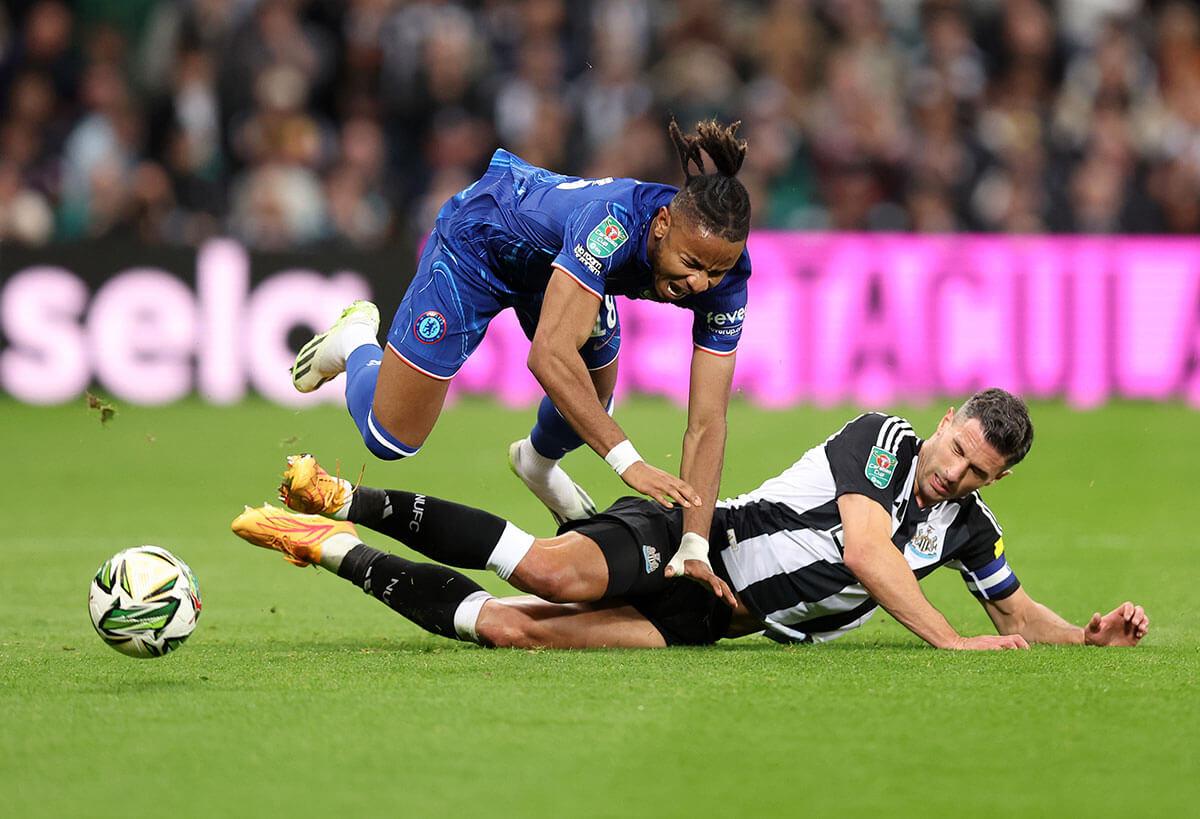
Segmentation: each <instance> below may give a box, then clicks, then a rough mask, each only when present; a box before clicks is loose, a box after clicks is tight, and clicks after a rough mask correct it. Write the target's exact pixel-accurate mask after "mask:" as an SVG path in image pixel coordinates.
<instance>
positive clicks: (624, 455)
mask: <svg viewBox="0 0 1200 819" xmlns="http://www.w3.org/2000/svg"><path fill="white" fill-rule="evenodd" d="M604 460H606V461H608V465H609V466H611V467H612V468H613V472H616V473H617V474H618V475H622V474H624V473H625V470H626V469H628V468H629V467H631V466H633V465H634V464H636V463H637V462H638V461H640V460H642V456H641V455H638V452H637V450H636V449H634V448H633V444H631V443H629V439H628V438H626V439H625V440H624V441H622V442H621V443H619V444H617V445H616V446H614V447H613V448H612V449H610V450H609V451H608V454H607V455H605V456H604Z"/></svg>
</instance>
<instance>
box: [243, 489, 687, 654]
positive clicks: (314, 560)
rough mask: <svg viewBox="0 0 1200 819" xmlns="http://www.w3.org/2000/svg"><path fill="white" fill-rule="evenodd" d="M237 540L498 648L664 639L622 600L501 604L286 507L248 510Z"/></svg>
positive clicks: (653, 644)
mask: <svg viewBox="0 0 1200 819" xmlns="http://www.w3.org/2000/svg"><path fill="white" fill-rule="evenodd" d="M232 529H233V531H234V533H235V534H237V535H238V536H239V537H241V538H243V539H245V540H247V541H249V542H250V543H253V544H255V545H256V546H261V547H264V548H270V549H275V550H276V551H279V552H282V553H283V555H284V557H285V558H287V559H288V560H289V561H291V562H292V563H295V564H297V565H301V566H303V565H311V564H316V565H320V566H321V567H322V568H324V569H326V570H328V571H331V572H334V573H335V574H337V575H338V576H339V577H341V578H343V579H345V580H348V581H350V582H351V583H353V584H354V585H356V586H358V587H359V588H361V589H362V590H363V591H364V592H366V593H367V594H370V595H372V596H373V597H375V598H377V599H378V600H380V601H381V602H383V603H384V604H385V605H387V606H388V607H389V608H391V609H392V610H394V611H396V612H398V613H399V614H401V615H403V616H404V617H406V618H408V619H409V620H411V621H412V622H413V623H416V624H417V625H418V626H420V627H421V628H423V629H425V630H426V631H428V632H430V633H431V634H435V635H438V636H440V637H447V638H449V639H458V640H466V641H471V642H476V643H480V644H481V645H490V646H497V647H514V648H518V647H519V648H535V647H545V648H597V647H624V648H659V647H662V646H663V645H665V644H666V643H665V641H664V640H663V638H662V636H661V635H660V634H659V633H658V631H657V630H656V629H655V627H654V626H653V625H652V624H651V623H650V622H649V621H648V620H647V619H646V618H645V617H643V616H642V615H641V614H639V613H638V611H637V610H636V609H634V608H633V607H631V606H627V605H623V604H618V603H614V604H600V605H598V606H589V605H586V604H566V605H559V604H554V603H549V602H547V601H544V600H538V599H537V598H514V599H512V600H510V601H505V602H504V603H503V604H501V602H500V601H499V600H497V599H496V598H494V597H493V596H492V595H491V594H489V593H488V592H486V591H484V590H483V588H482V587H481V586H479V584H477V583H475V581H473V580H471V579H470V578H469V577H466V576H465V575H463V574H460V573H459V572H456V571H455V570H453V569H450V568H448V567H446V566H439V565H435V564H430V563H419V562H416V561H412V560H406V559H405V558H403V557H400V556H399V555H393V554H388V553H387V552H381V551H379V550H377V549H372V548H371V547H370V546H367V545H366V544H364V543H363V542H362V541H361V540H360V539H359V537H358V534H357V532H356V531H355V529H354V526H353V524H350V523H348V522H340V521H330V520H328V519H326V518H323V517H318V516H316V515H297V514H294V513H290V512H286V511H284V510H278V509H272V508H271V507H261V508H258V509H250V508H247V509H246V511H245V512H243V513H242V514H241V515H239V516H238V517H237V518H236V519H234V521H233V524H232Z"/></svg>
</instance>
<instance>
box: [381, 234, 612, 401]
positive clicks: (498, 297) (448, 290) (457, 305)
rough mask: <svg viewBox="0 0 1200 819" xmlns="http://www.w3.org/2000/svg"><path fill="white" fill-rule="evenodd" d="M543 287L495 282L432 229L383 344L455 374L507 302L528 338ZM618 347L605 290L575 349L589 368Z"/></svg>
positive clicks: (442, 376) (431, 370) (420, 364)
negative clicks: (532, 289) (525, 288)
mask: <svg viewBox="0 0 1200 819" xmlns="http://www.w3.org/2000/svg"><path fill="white" fill-rule="evenodd" d="M544 296H545V293H544V292H539V293H514V292H511V291H509V290H505V289H502V288H501V287H500V286H498V282H496V280H495V277H493V276H488V275H486V273H485V271H484V270H483V268H482V264H481V263H480V262H479V261H478V260H477V259H474V258H472V257H471V256H470V255H469V254H467V253H464V252H460V251H458V250H457V249H454V248H452V247H450V246H448V244H447V243H446V242H445V240H444V239H442V237H441V236H439V235H438V233H437V231H434V232H432V233H431V234H430V236H429V241H428V242H426V243H425V248H424V250H422V251H421V260H420V261H419V262H418V264H417V272H416V274H415V275H414V276H413V280H412V282H411V283H410V284H409V285H408V290H407V291H406V292H405V294H404V298H403V299H402V300H401V301H400V307H399V308H397V310H396V315H395V317H394V318H393V319H392V327H391V329H390V330H388V346H389V347H391V348H392V350H393V352H395V353H396V354H397V355H399V356H400V358H401V359H403V360H404V361H405V363H407V364H408V365H409V366H411V367H412V368H413V369H415V370H417V371H419V372H422V373H424V374H425V375H428V376H430V377H432V378H437V379H439V380H443V381H445V380H449V379H451V378H453V377H454V375H455V373H457V372H458V370H459V368H460V367H462V365H463V364H464V363H465V362H466V360H467V358H469V357H470V355H471V353H473V352H475V348H476V347H478V346H479V342H481V341H483V335H484V333H485V332H487V327H488V323H489V322H490V321H491V320H492V318H493V317H494V316H495V315H496V314H497V313H499V312H500V311H501V310H503V309H504V308H506V307H512V308H513V309H514V310H516V312H517V319H518V320H519V321H520V323H521V329H522V330H524V331H525V336H526V337H527V338H529V339H532V338H533V333H534V331H535V330H536V329H537V323H538V318H539V316H540V315H541V311H542V299H543V297H544ZM620 350H621V321H620V317H619V316H618V315H617V304H616V300H615V299H614V298H613V297H612V296H605V297H604V301H603V302H602V303H601V305H600V312H599V315H597V317H596V326H595V327H594V328H593V329H592V333H591V335H590V337H589V338H588V339H587V341H585V342H584V344H583V346H582V347H581V348H580V349H579V354H580V356H582V358H583V362H584V364H585V365H586V366H587V368H588V369H589V370H599V369H602V368H604V367H607V366H608V365H609V364H611V363H612V362H613V361H614V360H615V359H616V358H617V354H618V353H619V352H620Z"/></svg>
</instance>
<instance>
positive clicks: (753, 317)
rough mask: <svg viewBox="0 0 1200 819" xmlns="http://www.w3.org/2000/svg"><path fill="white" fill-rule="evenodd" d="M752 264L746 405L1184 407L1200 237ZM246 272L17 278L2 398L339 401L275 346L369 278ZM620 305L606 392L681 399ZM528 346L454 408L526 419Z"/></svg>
mask: <svg viewBox="0 0 1200 819" xmlns="http://www.w3.org/2000/svg"><path fill="white" fill-rule="evenodd" d="M750 253H751V257H752V259H753V262H754V274H753V277H752V278H751V280H750V303H749V306H748V308H747V315H746V322H745V327H746V329H745V332H744V334H743V336H742V342H741V346H740V348H739V351H738V361H737V375H736V377H735V380H734V387H735V390H736V391H737V392H738V394H739V395H742V396H744V397H745V398H747V399H749V400H750V401H752V402H753V403H755V404H758V405H761V406H765V407H787V406H792V405H795V404H799V403H806V402H807V403H816V404H820V405H828V404H834V403H841V402H848V403H854V404H859V405H864V406H886V405H890V404H892V403H895V402H898V401H918V402H919V401H926V400H932V399H934V398H943V397H945V398H954V397H958V396H961V395H963V394H964V393H967V392H969V391H971V390H973V389H976V388H978V387H981V386H985V385H996V386H1002V387H1006V388H1008V389H1011V390H1014V391H1016V392H1019V393H1021V394H1023V395H1025V396H1027V397H1031V398H1043V397H1045V398H1049V397H1061V398H1065V399H1066V400H1067V401H1069V402H1070V403H1072V404H1073V405H1076V406H1080V407H1090V406H1095V405H1097V404H1099V403H1102V402H1104V401H1105V400H1107V399H1109V398H1113V397H1129V398H1139V399H1150V400H1173V399H1180V400H1185V401H1187V402H1188V403H1190V404H1191V405H1193V406H1197V407H1200V238H1185V239H1165V238H1120V237H1053V238H1051V237H1011V236H944V237H926V236H908V235H875V234H872V235H846V234H836V235H835V234H798V233H771V232H759V233H756V234H754V235H753V236H752V237H751V239H750ZM248 269H249V256H248V254H247V253H246V251H245V250H244V248H242V247H240V246H239V245H238V244H237V243H235V242H232V241H230V240H215V241H213V242H210V243H209V244H207V245H205V246H204V247H203V248H201V249H200V251H199V252H198V253H197V254H196V257H195V275H194V278H191V277H188V276H183V277H181V276H180V275H179V274H178V273H177V272H175V273H169V272H167V271H164V270H155V269H152V268H146V267H139V266H136V265H133V264H131V265H130V266H129V268H128V269H125V270H120V271H115V272H114V273H113V275H111V276H110V277H109V278H108V279H107V280H106V281H105V282H104V283H103V284H102V285H100V286H99V287H98V288H97V289H96V291H95V292H94V293H92V292H89V289H88V287H87V286H86V285H85V284H84V281H83V280H82V279H81V278H80V277H79V276H77V275H76V274H75V273H74V272H73V271H71V270H68V269H66V268H64V267H60V266H54V265H39V266H33V267H26V268H24V269H20V270H17V271H15V272H14V273H13V274H12V275H8V276H6V279H5V281H4V282H3V283H0V330H2V332H3V340H4V349H3V350H2V351H0V389H3V391H4V392H6V393H8V394H11V395H13V396H15V397H17V398H18V399H20V400H24V401H29V402H32V403H52V402H57V401H65V400H71V399H73V398H75V397H77V396H78V395H81V394H82V391H83V390H84V389H85V388H86V387H87V385H88V384H89V383H93V382H95V383H98V384H99V386H100V387H101V388H102V389H104V390H107V391H109V392H110V393H111V394H112V395H113V396H114V397H116V398H119V399H123V400H126V401H130V402H135V403H162V402H165V401H171V400H176V399H178V398H180V397H182V396H184V395H186V394H188V393H190V392H199V393H200V394H201V395H202V396H204V397H205V398H206V399H207V400H210V401H212V402H214V403H228V402H230V401H235V400H238V399H239V398H240V397H241V396H242V395H244V394H245V393H246V392H247V391H248V390H254V391H255V392H257V393H259V394H261V395H264V396H266V397H267V398H269V399H271V400H273V401H277V402H280V403H286V404H293V405H303V404H305V403H311V402H313V401H334V402H336V401H340V400H341V396H340V394H339V390H338V389H337V388H336V387H337V385H336V383H335V384H334V385H331V387H330V388H327V389H325V390H321V391H320V393H318V394H316V395H313V396H299V395H297V394H295V393H294V392H293V391H292V390H291V388H290V384H289V383H288V379H287V372H286V368H287V363H288V361H289V359H290V355H291V354H290V352H289V348H288V344H287V343H288V338H289V332H292V331H294V329H295V328H296V327H297V326H298V325H301V326H323V325H324V324H325V323H326V322H328V321H330V320H332V319H333V318H334V317H336V316H337V314H338V311H339V310H340V309H341V307H342V306H343V304H344V303H345V302H346V301H349V300H351V299H353V298H361V297H364V296H366V295H368V294H369V293H370V292H372V291H373V290H374V288H373V287H372V280H371V279H370V278H369V277H366V276H363V275H361V274H359V273H356V272H355V271H354V270H341V271H337V272H334V273H332V274H328V275H326V274H321V273H318V272H316V271H311V270H303V269H283V270H278V271H274V272H273V273H271V274H270V275H268V276H266V277H265V278H263V279H262V280H260V281H258V282H257V283H256V284H254V285H253V286H251V284H250V281H249V278H248V274H247V270H248ZM618 306H619V310H620V314H621V325H622V351H621V362H620V368H621V374H620V381H619V390H620V391H621V392H622V393H624V394H630V393H640V394H650V395H663V396H667V397H669V398H672V399H674V400H676V401H679V402H683V401H685V400H686V396H687V386H688V385H687V381H688V360H689V357H690V356H691V341H690V339H691V332H690V326H691V316H690V314H689V313H688V312H686V311H684V310H679V309H676V308H673V307H670V306H666V305H662V304H655V303H652V302H643V301H630V300H627V299H619V300H618ZM389 307H390V305H384V310H385V312H386V311H387V310H388V309H389ZM386 323H387V317H385V324H386ZM292 335H294V332H292ZM528 350H529V342H528V341H527V340H526V339H525V337H524V335H523V334H522V333H521V330H520V328H519V327H518V325H517V322H516V319H515V317H514V316H513V315H512V314H511V312H510V311H506V312H505V313H502V314H501V315H500V316H499V317H498V318H497V319H496V320H495V321H494V322H493V324H492V326H491V328H490V329H489V331H488V335H487V338H486V339H485V340H484V342H483V344H482V345H481V346H480V348H479V350H478V351H477V352H476V353H475V355H474V357H473V358H472V359H471V360H470V361H469V362H468V363H467V365H466V366H465V367H464V368H463V370H462V371H461V372H460V373H459V376H458V377H457V378H456V379H455V382H454V385H453V391H454V393H455V394H458V395H461V394H486V395H493V396H496V397H497V398H499V399H500V400H501V401H503V402H505V403H507V404H510V405H517V406H521V405H528V404H531V403H533V402H534V401H536V400H537V399H538V398H539V397H540V396H541V390H540V388H539V386H538V384H537V383H536V381H534V379H533V377H532V376H531V375H530V374H529V371H528V370H527V369H526V366H525V359H526V355H527V353H528Z"/></svg>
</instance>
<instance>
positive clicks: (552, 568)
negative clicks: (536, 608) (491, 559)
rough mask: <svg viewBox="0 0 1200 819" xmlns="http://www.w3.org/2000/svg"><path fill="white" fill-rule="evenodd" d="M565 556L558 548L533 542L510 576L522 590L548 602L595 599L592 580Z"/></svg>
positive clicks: (572, 601)
mask: <svg viewBox="0 0 1200 819" xmlns="http://www.w3.org/2000/svg"><path fill="white" fill-rule="evenodd" d="M564 557H566V555H564V554H563V553H562V552H561V551H560V550H556V549H548V548H544V547H541V548H539V547H538V546H535V547H534V548H532V549H530V550H529V553H528V554H526V556H525V558H524V559H523V560H522V561H521V563H520V564H519V565H518V566H517V571H516V573H515V574H514V577H513V578H512V579H513V580H515V581H517V583H518V584H519V586H520V588H521V589H522V590H523V591H527V592H529V593H530V594H536V595H537V596H538V597H540V598H542V599H543V600H548V601H549V602H551V603H577V602H580V601H583V600H594V599H596V598H597V597H598V596H599V595H598V594H595V593H593V592H594V590H593V589H592V588H591V585H592V584H590V583H589V582H588V580H587V578H585V577H583V576H582V575H581V573H580V572H579V570H578V567H577V566H574V565H572V564H571V563H570V562H569V561H567V560H565V559H564ZM601 591H603V590H601Z"/></svg>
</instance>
